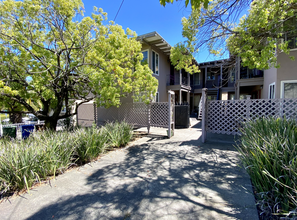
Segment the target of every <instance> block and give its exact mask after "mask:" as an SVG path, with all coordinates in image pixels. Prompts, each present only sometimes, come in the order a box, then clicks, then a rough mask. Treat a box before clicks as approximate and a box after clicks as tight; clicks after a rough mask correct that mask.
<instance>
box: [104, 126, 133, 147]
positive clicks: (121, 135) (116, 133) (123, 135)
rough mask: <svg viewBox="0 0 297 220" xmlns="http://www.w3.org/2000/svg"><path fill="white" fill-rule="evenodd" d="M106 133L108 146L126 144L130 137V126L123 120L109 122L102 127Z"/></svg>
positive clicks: (131, 133)
mask: <svg viewBox="0 0 297 220" xmlns="http://www.w3.org/2000/svg"><path fill="white" fill-rule="evenodd" d="M102 129H103V130H104V132H106V133H107V135H108V139H109V143H110V146H112V147H120V146H124V145H126V144H127V143H128V142H129V141H130V140H131V138H132V135H133V132H132V126H131V125H129V124H128V123H126V122H125V121H124V122H121V123H120V122H109V123H107V124H106V125H105V126H104V127H103V128H102Z"/></svg>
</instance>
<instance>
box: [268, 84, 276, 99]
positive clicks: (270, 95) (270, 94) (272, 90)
mask: <svg viewBox="0 0 297 220" xmlns="http://www.w3.org/2000/svg"><path fill="white" fill-rule="evenodd" d="M268 98H269V99H274V98H275V83H271V84H270V85H269V90H268Z"/></svg>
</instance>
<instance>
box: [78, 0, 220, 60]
mask: <svg viewBox="0 0 297 220" xmlns="http://www.w3.org/2000/svg"><path fill="white" fill-rule="evenodd" d="M83 3H84V6H85V16H89V15H91V13H92V11H93V7H94V6H96V7H98V8H102V9H103V10H104V11H105V12H107V14H108V20H113V19H114V18H115V16H116V14H117V11H118V9H119V7H120V5H121V3H122V0H109V1H108V0H97V1H91V0H83ZM189 14H190V8H189V7H188V8H185V6H184V2H183V1H181V2H175V3H174V4H168V5H166V7H163V6H161V5H160V3H159V0H149V1H148V0H124V3H123V5H122V7H121V10H120V11H119V14H118V15H117V18H116V21H115V22H116V23H117V24H119V25H121V26H122V27H123V28H124V29H126V28H130V29H131V30H133V31H135V32H136V33H137V34H138V35H141V34H145V33H149V32H152V31H157V32H158V33H159V34H160V35H161V36H162V37H163V38H164V39H165V40H166V41H167V42H168V43H169V44H170V45H171V46H174V45H175V44H177V43H178V42H180V41H183V40H184V39H183V37H182V25H181V19H182V17H187V16H188V15H189ZM195 58H196V60H197V61H198V62H199V63H200V62H205V61H210V60H215V59H220V58H215V57H214V56H211V55H209V53H208V52H207V51H206V50H204V51H199V53H198V54H197V55H196V56H195Z"/></svg>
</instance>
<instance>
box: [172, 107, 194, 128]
mask: <svg viewBox="0 0 297 220" xmlns="http://www.w3.org/2000/svg"><path fill="white" fill-rule="evenodd" d="M174 108H175V121H174V123H175V128H189V127H190V106H189V105H175V107H174Z"/></svg>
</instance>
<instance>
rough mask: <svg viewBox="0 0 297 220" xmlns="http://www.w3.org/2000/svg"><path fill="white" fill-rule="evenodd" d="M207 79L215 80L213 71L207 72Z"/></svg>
mask: <svg viewBox="0 0 297 220" xmlns="http://www.w3.org/2000/svg"><path fill="white" fill-rule="evenodd" d="M207 80H215V73H213V72H207Z"/></svg>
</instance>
